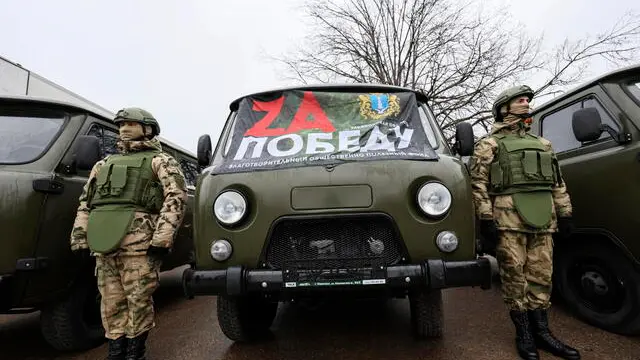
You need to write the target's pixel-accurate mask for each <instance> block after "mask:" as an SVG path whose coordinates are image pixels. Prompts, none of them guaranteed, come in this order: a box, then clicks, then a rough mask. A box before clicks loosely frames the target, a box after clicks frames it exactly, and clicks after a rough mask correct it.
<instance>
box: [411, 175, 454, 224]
mask: <svg viewBox="0 0 640 360" xmlns="http://www.w3.org/2000/svg"><path fill="white" fill-rule="evenodd" d="M418 206H420V209H421V210H422V211H423V212H424V213H425V214H427V215H429V216H442V215H443V214H445V213H446V212H447V211H449V209H450V208H451V192H450V191H449V189H447V187H446V186H444V185H442V184H441V183H438V182H427V183H425V184H424V185H422V187H420V190H418Z"/></svg>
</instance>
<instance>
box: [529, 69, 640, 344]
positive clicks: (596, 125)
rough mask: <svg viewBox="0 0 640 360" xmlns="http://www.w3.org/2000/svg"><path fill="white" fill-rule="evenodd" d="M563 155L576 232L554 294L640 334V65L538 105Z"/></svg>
mask: <svg viewBox="0 0 640 360" xmlns="http://www.w3.org/2000/svg"><path fill="white" fill-rule="evenodd" d="M533 133H535V134H537V135H541V136H543V137H545V138H546V139H549V140H550V141H551V142H552V144H553V147H554V150H555V151H556V152H557V154H558V159H559V163H560V166H561V170H562V173H563V176H564V179H565V182H566V184H567V190H568V192H569V194H570V195H571V201H572V203H573V219H574V222H575V226H576V231H575V234H574V236H572V237H571V238H570V239H569V240H568V241H561V240H558V239H556V242H555V254H554V258H555V259H554V261H555V263H554V285H555V289H554V290H555V292H554V296H558V295H559V296H560V297H561V298H563V299H564V300H565V302H566V303H567V304H568V305H569V307H570V308H571V309H572V310H573V311H574V312H575V313H576V314H577V315H578V316H579V317H580V318H582V319H583V320H585V321H586V322H588V323H590V324H593V325H595V326H597V327H599V328H602V329H605V330H608V331H611V332H614V333H620V334H639V333H640V239H639V235H638V230H639V229H640V226H639V225H640V212H638V211H637V210H636V209H635V207H636V206H638V204H640V186H639V184H640V65H636V66H632V67H628V68H624V69H620V70H618V71H614V72H611V73H608V74H605V75H602V76H600V77H598V78H596V79H594V80H592V81H589V82H587V83H585V84H583V85H580V86H578V87H577V88H575V89H573V90H571V91H568V92H566V93H564V94H563V95H561V96H558V97H556V98H554V99H553V100H551V101H549V102H547V103H545V104H542V105H540V106H537V107H536V109H535V110H534V123H533Z"/></svg>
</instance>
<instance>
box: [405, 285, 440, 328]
mask: <svg viewBox="0 0 640 360" xmlns="http://www.w3.org/2000/svg"><path fill="white" fill-rule="evenodd" d="M409 307H410V309H411V327H412V330H413V335H414V336H415V337H416V338H417V339H426V338H439V337H442V333H443V329H444V312H443V311H442V291H441V290H424V291H416V292H413V293H411V294H409Z"/></svg>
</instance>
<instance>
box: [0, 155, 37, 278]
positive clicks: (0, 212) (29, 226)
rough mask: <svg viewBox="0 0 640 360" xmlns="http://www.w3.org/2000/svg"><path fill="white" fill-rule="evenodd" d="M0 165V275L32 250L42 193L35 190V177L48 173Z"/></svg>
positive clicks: (30, 254) (11, 269)
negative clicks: (25, 170) (19, 169)
mask: <svg viewBox="0 0 640 360" xmlns="http://www.w3.org/2000/svg"><path fill="white" fill-rule="evenodd" d="M11 169H12V167H11V166H3V167H0V229H2V230H1V231H2V236H0V274H8V273H12V272H13V271H14V270H15V266H16V262H17V261H18V260H19V259H23V258H28V257H32V256H33V254H34V253H35V249H36V244H37V238H36V237H37V234H38V228H39V226H38V223H39V218H40V213H41V209H42V206H43V202H44V194H43V193H40V192H37V191H35V190H34V186H33V182H34V180H37V179H41V178H48V177H49V175H48V174H42V173H32V172H24V171H16V170H11Z"/></svg>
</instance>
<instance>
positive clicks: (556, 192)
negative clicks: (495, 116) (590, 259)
mask: <svg viewBox="0 0 640 360" xmlns="http://www.w3.org/2000/svg"><path fill="white" fill-rule="evenodd" d="M519 121H521V120H520V119H519V118H516V117H514V116H512V115H508V116H506V117H505V119H504V122H503V123H498V122H496V123H494V128H493V129H492V131H491V134H499V133H517V132H525V131H527V130H526V129H521V128H520V127H519V126H518V124H517V123H518V122H519ZM540 140H541V141H542V142H543V143H544V144H545V145H546V148H547V150H552V146H551V142H550V141H549V140H547V139H544V138H540ZM497 148H498V144H497V142H496V140H495V139H494V138H492V137H491V136H488V137H486V138H484V139H481V140H480V141H478V143H477V144H476V146H475V151H474V155H473V157H472V158H471V162H470V170H471V178H472V187H473V200H474V203H475V207H476V212H477V215H478V218H480V219H493V220H494V221H495V222H496V227H497V229H498V232H499V240H498V245H497V248H496V255H497V258H498V264H499V267H500V277H501V280H502V294H503V297H504V301H505V303H506V305H507V307H508V308H509V309H510V310H518V311H525V310H532V309H547V308H548V307H549V306H550V297H551V295H550V294H551V276H552V273H553V239H552V233H554V232H556V231H557V217H558V216H560V217H565V216H566V217H570V216H571V212H572V207H571V200H570V198H569V194H568V193H567V189H566V187H565V184H564V180H561V185H560V186H556V187H554V188H553V190H552V194H553V203H554V209H553V212H552V220H551V223H550V225H549V226H548V227H547V228H546V229H534V228H532V227H530V226H528V225H527V224H525V223H524V222H523V221H522V219H521V218H520V215H519V214H518V212H517V210H516V209H515V207H514V205H513V198H512V197H511V195H498V196H495V197H494V196H490V195H489V193H488V190H487V189H488V184H489V174H490V172H489V170H490V166H491V163H492V161H493V159H494V156H495V154H496V150H497Z"/></svg>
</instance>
